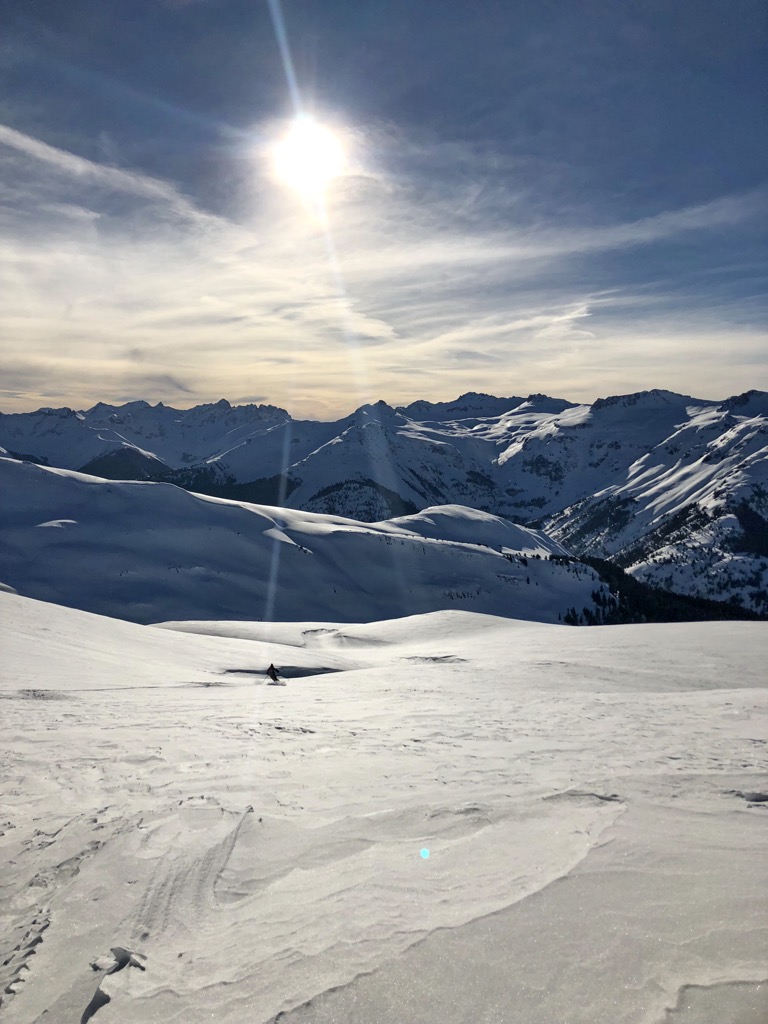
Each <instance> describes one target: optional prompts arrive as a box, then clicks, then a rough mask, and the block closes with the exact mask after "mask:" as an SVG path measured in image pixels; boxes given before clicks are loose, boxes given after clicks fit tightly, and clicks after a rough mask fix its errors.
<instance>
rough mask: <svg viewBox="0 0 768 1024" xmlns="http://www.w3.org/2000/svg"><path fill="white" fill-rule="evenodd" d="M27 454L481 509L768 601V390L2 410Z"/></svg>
mask: <svg viewBox="0 0 768 1024" xmlns="http://www.w3.org/2000/svg"><path fill="white" fill-rule="evenodd" d="M0 445H2V447H3V449H4V453H5V454H6V455H7V456H8V457H10V458H12V459H17V460H23V461H27V462H38V463H41V464H43V465H45V466H51V467H57V468H62V469H68V470H75V471H79V472H81V473H86V474H89V475H93V476H98V477H101V478H107V479H113V480H134V481H142V480H143V481H157V482H164V483H172V484H177V485H179V486H181V487H183V488H185V489H187V490H191V491H194V492H197V493H201V494H207V495H210V496H214V497H220V498H230V499H237V500H238V501H245V502H256V503H259V504H261V505H272V506H280V507H284V508H286V509H296V510H302V511H304V512H314V513H319V514H321V515H324V516H336V517H344V518H347V519H354V520H356V521H358V522H363V523H366V522H367V523H377V522H382V521H384V520H391V519H393V518H397V517H403V516H406V517H408V516H414V515H415V514H416V513H419V512H421V511H423V510H425V509H430V508H433V507H434V506H452V507H453V506H467V507H470V508H472V509H477V510H479V511H481V512H485V513H488V514H489V515H491V516H496V517H502V518H503V519H505V520H509V521H511V522H514V523H518V524H522V525H525V526H527V527H529V528H534V529H538V530H542V531H543V532H544V534H546V535H547V536H549V537H550V538H552V539H554V540H555V541H557V542H559V543H560V544H562V545H563V546H564V548H565V549H567V550H569V551H571V552H574V553H576V554H578V555H581V556H595V557H598V558H603V559H609V560H610V561H612V562H614V563H615V564H616V565H618V566H620V567H621V568H623V569H625V570H626V571H627V572H629V573H630V574H632V575H633V576H635V577H637V578H638V579H639V580H643V581H645V582H648V583H651V584H653V585H655V586H658V587H662V588H665V589H669V590H673V591H676V592H679V593H683V594H689V595H694V596H697V597H704V598H714V599H717V600H720V601H724V600H727V601H731V602H733V603H734V604H736V605H737V606H741V607H744V608H746V609H751V610H753V611H757V612H760V613H763V614H765V613H768V394H766V393H765V392H760V391H748V392H746V393H745V394H742V395H738V396H735V397H731V398H728V399H726V400H724V401H712V400H703V399H697V398H692V397H689V396H685V395H679V394H675V393H673V392H669V391H662V390H653V391H645V392H640V393H637V394H631V395H624V396H616V397H610V398H604V399H598V400H597V401H595V402H593V403H592V404H577V403H574V402H569V401H566V400H565V399H560V398H551V397H548V396H546V395H541V394H536V395H529V396H528V397H527V398H522V397H511V398H496V397H493V396H489V395H480V394H475V393H468V394H465V395H462V396H461V397H460V398H458V399H457V400H456V401H455V402H447V403H431V402H426V401H418V402H414V403H412V404H411V405H408V406H401V407H397V408H392V407H391V406H389V405H387V404H386V403H384V402H378V403H376V404H373V405H364V406H362V407H361V408H359V409H357V410H356V411H355V412H354V413H352V414H351V415H350V416H347V417H345V418H343V419H341V420H338V421H336V422H320V421H312V420H296V419H293V418H292V417H291V416H290V415H289V414H288V412H286V411H285V410H283V409H280V408H277V407H274V406H270V405H245V406H236V407H233V406H231V405H230V404H229V403H228V402H226V401H225V400H222V401H220V402H217V403H215V404H211V405H201V406H197V407H195V408H192V409H187V410H178V409H173V408H171V407H169V406H165V405H163V404H162V403H158V404H157V405H155V406H152V405H149V404H148V403H146V402H131V403H128V404H126V405H122V406H111V405H105V404H103V403H98V404H97V405H95V406H94V407H93V408H91V409H88V410H85V411H77V410H72V409H40V410H38V411H37V412H32V413H17V414H0Z"/></svg>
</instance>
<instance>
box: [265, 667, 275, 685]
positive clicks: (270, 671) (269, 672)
mask: <svg viewBox="0 0 768 1024" xmlns="http://www.w3.org/2000/svg"><path fill="white" fill-rule="evenodd" d="M267 675H268V676H269V678H270V679H271V680H272V682H273V683H276V682H277V669H276V668H275V666H274V665H270V666H269V668H268V669H267Z"/></svg>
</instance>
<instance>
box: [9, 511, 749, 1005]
mask: <svg viewBox="0 0 768 1024" xmlns="http://www.w3.org/2000/svg"><path fill="white" fill-rule="evenodd" d="M49 520H50V517H47V519H46V521H49ZM67 529H68V527H66V526H64V527H62V528H61V529H53V530H51V529H47V530H38V531H36V532H37V533H38V534H43V535H51V536H58V535H60V534H65V533H66V530H67ZM197 630H202V631H203V632H204V633H205V634H206V635H198V634H197ZM214 634H215V635H214ZM766 639H768V626H767V625H766V624H763V623H706V624H704V623H702V624H685V625H665V626H626V627H620V626H616V627H609V628H604V629H590V630H586V629H584V630H575V629H566V628H559V627H556V626H551V625H544V624H541V623H530V622H521V621H514V620H509V619H502V618H498V617H494V616H489V615H479V614H472V613H469V612H461V611H439V612H433V613H430V614H427V615H417V616H412V617H408V618H404V619H396V620H390V621H387V622H371V623H367V624H358V625H352V624H349V623H347V624H344V623H334V622H327V621H326V622H323V621H313V622H306V623H300V622H294V623H288V622H278V623H265V622H251V623H247V622H242V621H239V622H219V623H213V622H210V621H209V622H203V623H200V624H197V623H190V622H186V623H167V624H165V627H164V628H157V627H153V626H142V625H137V624H133V623H129V622H124V621H117V620H114V619H108V618H104V617H100V616H97V615H92V614H88V613H86V612H82V611H78V610H74V609H71V608H62V607H59V606H55V605H50V604H46V603H43V602H38V601H34V600H31V599H28V598H25V597H20V596H17V595H14V594H12V593H7V592H4V593H0V649H1V650H2V655H3V657H2V678H1V681H0V707H2V715H0V750H2V759H3V770H2V773H0V807H2V812H0V851H1V852H2V863H3V865H4V870H3V872H2V876H1V877H0V916H2V921H3V927H2V928H0V964H1V965H2V966H0V992H2V1003H1V1004H0V1010H1V1011H2V1013H3V1019H4V1021H7V1022H8V1024H32V1022H39V1024H49V1022H50V1024H59V1022H61V1024H65V1022H68V1021H77V1020H81V1019H82V1020H84V1019H91V1018H90V1016H88V1015H89V1014H90V1015H91V1016H92V1018H93V1019H94V1020H95V1021H96V1024H99V1022H100V1021H103V1022H105V1024H106V1022H109V1021H120V1022H122V1024H147V1022H150V1021H152V1022H161V1021H162V1022H174V1021H175V1022H179V1024H198V1022H200V1024H202V1022H203V1021H206V1022H207V1021H211V1020H216V1021H217V1022H221V1024H242V1022H243V1021H248V1022H249V1024H266V1022H267V1021H275V1020H276V1019H277V1018H278V1017H279V1019H280V1021H281V1024H286V1022H290V1024H304V1022H306V1024H309V1022H312V1024H331V1022H334V1024H353V1022H354V1024H360V1022H361V1021H366V1022H373V1021H376V1022H377V1024H421V1022H424V1024H426V1022H435V1021H440V1022H446V1024H459V1022H466V1021H473V1022H483V1021H485V1022H494V1024H513V1022H514V1024H518V1022H523V1024H545V1022H546V1024H551V1022H553V1021H556V1022H558V1024H561V1022H563V1024H565V1022H568V1024H678V1021H679V1022H680V1024H712V1021H713V1020H716V1021H717V1022H718V1024H720V1022H722V1021H724V1020H729V1021H736V1020H739V1021H740V1022H742V1021H743V1022H745V1024H746V1022H749V1024H756V1022H757V1021H762V1020H764V1019H766V1010H768V1000H767V998H766V993H767V992H768V989H767V987H766V986H767V985H768V982H767V981H766V976H767V973H768V972H766V966H765V965H766V962H767V961H766V953H767V952H768V907H767V906H766V895H765V894H766V892H767V891H768V857H766V856H765V853H766V814H767V813H768V810H766V807H767V806H768V802H767V801H766V797H768V772H767V771H766V768H768V763H767V761H766V743H767V742H768V729H767V725H768V693H767V692H766V685H767V684H766V677H765V671H764V668H765V649H766ZM270 662H274V664H275V665H277V666H278V667H280V668H281V669H282V671H283V673H284V675H285V676H286V677H287V685H286V686H284V687H271V686H269V685H267V684H268V680H267V677H266V676H265V674H264V670H265V668H266V666H267V665H268V664H269V663H270ZM422 851H428V852H429V856H428V857H425V856H423V853H422ZM87 1008H88V1009H87ZM713 1008H714V1012H715V1014H716V1015H713ZM673 1011H674V1012H673ZM737 1012H738V1013H739V1014H742V1016H738V1017H737V1016H736V1013H737ZM748 1014H749V1016H748Z"/></svg>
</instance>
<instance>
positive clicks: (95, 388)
mask: <svg viewBox="0 0 768 1024" xmlns="http://www.w3.org/2000/svg"><path fill="white" fill-rule="evenodd" d="M281 11H282V16H283V19H284V23H285V28H286V33H287V39H288V44H289V47H290V53H291V58H292V62H293V66H294V69H295V75H296V83H297V86H298V91H299V96H300V101H301V104H302V107H303V109H304V110H306V111H307V112H310V113H311V114H312V115H313V116H315V117H316V118H317V119H318V121H320V122H321V123H324V124H327V125H329V126H330V127H331V128H332V129H333V131H334V132H335V133H336V134H337V136H338V137H339V139H340V140H342V142H343V145H344V147H345V150H346V153H347V157H348V165H347V169H346V173H345V174H344V175H343V176H342V177H339V178H337V179H336V180H335V181H333V182H332V183H331V186H330V188H329V191H328V196H327V218H326V219H325V221H324V222H322V223H321V222H320V221H319V220H318V218H317V217H315V216H312V215H311V212H310V211H308V210H307V207H306V204H305V203H303V202H302V201H301V200H300V198H299V197H298V196H297V195H296V194H295V193H294V192H291V191H290V190H289V189H286V188H285V186H284V184H283V183H281V182H279V181H277V180H276V179H275V175H274V173H273V172H272V153H273V150H274V146H275V143H276V142H277V140H279V138H280V137H281V134H282V133H284V132H285V131H286V129H287V127H288V124H289V122H290V119H291V118H292V116H293V114H294V107H293V104H292V101H291V94H290V91H289V88H288V84H287V80H286V74H285V69H284V65H283V61H282V60H281V54H280V48H279V46H278V43H277V40H276V35H275V27H274V23H273V19H272V17H271V14H270V8H269V5H268V3H267V2H266V0H187V2H184V0H99V2H98V3H95V2H93V0H66V2H65V3H63V2H61V0H4V2H3V5H2V8H1V9H0V18H2V21H3V31H2V33H0V75H1V76H2V89H0V97H2V98H0V294H2V296H3V301H2V303H1V304H0V343H1V344H2V358H3V365H4V374H3V384H2V389H1V390H0V409H3V410H4V411H16V410H22V409H30V408H36V407H38V406H40V405H54V406H57V405H69V406H74V407H85V406H88V405H91V404H93V403H94V402H95V401H97V400H106V401H113V402H120V401H126V400H131V399H135V398H145V399H147V400H149V401H153V402H154V401H159V400H162V401H164V402H166V403H169V404H176V405H180V406H188V405H191V404H195V403H197V402H200V401H211V400H216V399H218V398H220V397H226V398H228V399H229V400H230V401H232V402H242V401H268V402H271V403H274V404H279V405H283V406H285V407H286V408H288V409H289V411H291V412H292V413H293V414H295V415H307V416H319V417H323V418H326V417H334V416H336V415H340V414H344V413H347V412H349V411H350V410H351V408H353V407H354V406H356V405H358V404H360V403H361V402H363V401H369V400H376V399H379V398H384V399H385V400H387V401H389V402H390V403H392V404H396V403H401V402H408V401H411V400H413V399H415V398H432V399H448V398H452V397H455V396H456V395H458V394H459V393H460V392H463V391H467V390H477V391H488V392H492V393H494V394H527V393H528V392H546V393H549V394H553V395H558V396H562V397H567V398H570V399H574V400H591V399H594V398H596V397H598V396H601V395H602V396H604V395H607V394H616V393H624V392H629V391H635V390H642V389H644V388H649V387H663V388H669V389H671V390H677V391H681V392H684V393H687V394H693V395H696V396H697V397H706V398H710V397H713V398H717V397H725V396H726V395H727V394H732V393H737V392H739V391H743V390H746V389H747V388H750V387H763V388H766V387H768V373H766V368H767V366H766V364H768V344H766V334H765V322H766V317H765V314H766V306H767V305H768V303H766V299H765V263H766V260H765V256H766V245H765V228H764V224H765V212H766V209H765V208H766V195H767V194H768V181H767V179H768V173H767V172H766V167H767V166H768V163H767V161H766V155H767V154H766V149H767V148H768V144H767V143H766V141H765V135H766V133H765V122H766V106H767V104H766V73H765V65H764V56H763V54H764V49H765V46H766V43H768V9H767V8H766V6H765V4H764V3H763V2H762V0H760V2H758V0H754V2H753V0H736V2H734V0H728V2H721V0H675V2H671V0H663V2H662V0H659V2H656V0H654V2H650V0H634V2H632V3H627V4H625V3H620V2H616V0H518V2H514V0H499V2H496V0H477V2H472V3H470V2H469V0H439V2H438V0H408V2H405V0H389V2H385V0H357V2H347V3H342V2H338V0H283V3H282V5H281Z"/></svg>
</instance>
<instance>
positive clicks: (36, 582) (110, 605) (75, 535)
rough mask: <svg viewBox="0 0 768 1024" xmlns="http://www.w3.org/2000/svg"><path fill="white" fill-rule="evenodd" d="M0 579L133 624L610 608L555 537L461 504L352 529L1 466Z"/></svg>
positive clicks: (533, 614)
mask: <svg viewBox="0 0 768 1024" xmlns="http://www.w3.org/2000/svg"><path fill="white" fill-rule="evenodd" d="M0 580H2V582H3V583H6V584H8V585H10V586H11V587H13V588H14V589H15V590H17V591H18V592H19V593H21V594H23V595H25V596H27V597H34V598H38V599H42V600H47V601H54V602H57V603H60V604H65V605H68V606H71V607H74V608H81V609H83V610H86V611H93V612H99V613H101V614H107V615H114V616H116V617H118V618H124V619H131V620H134V621H137V622H157V621H160V620H167V619H267V620H278V621H281V620H285V621H297V620H305V619H306V620H309V619H312V620H318V621H328V620H329V619H333V620H334V621H343V622H369V621H373V620H376V619H387V618H394V617H397V616H402V615H412V614H416V613H421V612H428V611H435V610H439V609H447V608H454V609H466V610H470V611H475V612H484V613H489V614H490V613H492V614H496V615H504V616H508V617H511V618H520V619H528V620H531V621H540V622H557V621H558V620H565V619H566V618H567V617H568V616H569V612H572V611H573V610H575V612H576V613H578V614H581V613H582V612H583V611H584V609H587V611H588V613H589V614H591V615H595V616H597V617H598V618H599V617H600V616H601V614H602V612H603V611H604V610H605V608H606V603H607V606H608V607H610V604H611V599H610V596H609V593H608V589H607V588H606V587H604V585H603V584H601V583H600V581H599V579H598V578H597V576H596V575H595V573H594V571H593V570H592V569H590V568H589V567H588V566H585V565H584V564H582V563H579V562H575V561H571V560H569V559H568V557H567V553H566V552H565V550H564V549H563V548H562V547H561V546H560V544H559V543H558V542H557V541H554V540H551V539H550V538H548V537H546V536H545V535H544V534H542V533H539V532H537V531H534V530H529V529H527V528H526V527H524V526H519V525H516V524H514V523H511V522H509V521H507V520H505V519H501V518H499V517H497V516H493V515H491V514H490V513H487V512H481V511H478V510H476V509H471V508H465V507H462V506H456V505H449V506H442V507H437V508H431V509H426V510H424V511H421V512H418V513H416V514H414V515H411V516H406V517H401V518H397V519H392V520H389V521H385V522H379V523H363V522H357V521H353V520H349V519H342V518H340V517H338V516H329V515H321V514H317V513H310V512H303V511H298V510H295V509H278V508H274V507H270V506H263V505H252V504H247V503H241V502H235V501H230V500H227V499H221V498H214V497H209V496H203V495H196V494H193V493H190V492H188V491H185V490H183V489H182V488H180V487H176V486H173V485H170V484H164V483H139V482H128V483H126V482H115V481H111V480H103V479H100V478H98V477H92V476H86V475H85V474H81V473H75V472H72V471H70V470H61V469H50V468H46V467H42V466H38V465H34V464H31V463H25V462H19V461H16V460H10V459H0ZM584 614H587V613H586V612H585V613H584Z"/></svg>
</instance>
